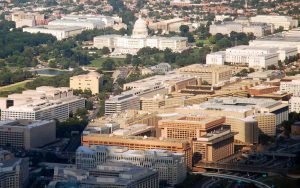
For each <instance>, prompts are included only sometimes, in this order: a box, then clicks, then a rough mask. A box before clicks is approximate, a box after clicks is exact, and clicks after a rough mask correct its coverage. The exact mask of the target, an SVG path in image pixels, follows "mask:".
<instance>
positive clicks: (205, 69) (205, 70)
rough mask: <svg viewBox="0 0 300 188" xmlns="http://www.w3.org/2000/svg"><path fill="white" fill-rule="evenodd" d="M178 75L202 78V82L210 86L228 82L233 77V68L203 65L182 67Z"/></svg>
mask: <svg viewBox="0 0 300 188" xmlns="http://www.w3.org/2000/svg"><path fill="white" fill-rule="evenodd" d="M178 73H180V74H183V75H189V76H195V77H197V78H201V79H202V81H206V82H208V83H209V84H218V83H220V82H222V81H227V80H229V79H230V78H231V77H232V75H233V71H232V68H231V67H229V66H217V65H209V66H208V65H201V64H194V65H189V66H186V67H182V68H180V69H178Z"/></svg>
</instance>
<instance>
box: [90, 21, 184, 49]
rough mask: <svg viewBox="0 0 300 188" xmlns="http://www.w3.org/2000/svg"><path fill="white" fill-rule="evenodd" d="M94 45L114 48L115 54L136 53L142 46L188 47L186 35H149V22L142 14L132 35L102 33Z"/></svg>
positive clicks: (162, 47) (96, 38)
mask: <svg viewBox="0 0 300 188" xmlns="http://www.w3.org/2000/svg"><path fill="white" fill-rule="evenodd" d="M94 47H95V48H103V47H108V48H110V49H111V50H112V49H114V51H113V54H115V55H120V54H136V53H137V52H138V51H139V50H140V49H141V48H144V47H150V48H158V49H160V50H165V49H167V48H169V49H171V50H173V51H176V52H181V51H183V50H185V49H187V38H186V37H159V36H148V29H147V23H146V22H145V20H143V19H142V17H141V16H140V17H139V19H138V20H137V21H136V22H135V24H134V27H133V31H132V35H131V36H127V35H125V36H120V35H101V36H97V37H94Z"/></svg>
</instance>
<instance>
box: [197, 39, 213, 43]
mask: <svg viewBox="0 0 300 188" xmlns="http://www.w3.org/2000/svg"><path fill="white" fill-rule="evenodd" d="M196 43H202V44H210V42H209V40H208V39H206V40H201V39H197V40H196Z"/></svg>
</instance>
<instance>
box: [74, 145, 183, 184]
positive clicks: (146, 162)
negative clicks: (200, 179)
mask: <svg viewBox="0 0 300 188" xmlns="http://www.w3.org/2000/svg"><path fill="white" fill-rule="evenodd" d="M108 161H112V162H117V161H122V162H128V163H131V164H133V165H136V166H141V167H144V168H150V169H154V170H156V171H158V174H159V175H158V176H159V181H160V182H161V183H162V184H163V183H166V184H168V185H171V186H174V185H175V184H178V183H181V182H182V181H183V180H184V179H185V177H186V163H185V157H184V154H183V153H182V154H180V153H172V152H169V151H165V150H157V149H152V150H129V149H128V148H127V147H119V146H95V145H94V146H91V147H85V146H81V147H79V148H78V149H77V150H76V166H77V168H79V169H94V168H96V167H97V166H98V165H101V164H103V163H105V162H108Z"/></svg>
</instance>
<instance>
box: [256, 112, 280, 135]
mask: <svg viewBox="0 0 300 188" xmlns="http://www.w3.org/2000/svg"><path fill="white" fill-rule="evenodd" d="M254 119H255V120H256V121H257V124H258V129H259V132H260V133H262V134H266V135H268V136H275V135H276V126H270V125H274V124H275V123H276V115H275V114H272V113H265V114H256V115H255V116H254Z"/></svg>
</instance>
